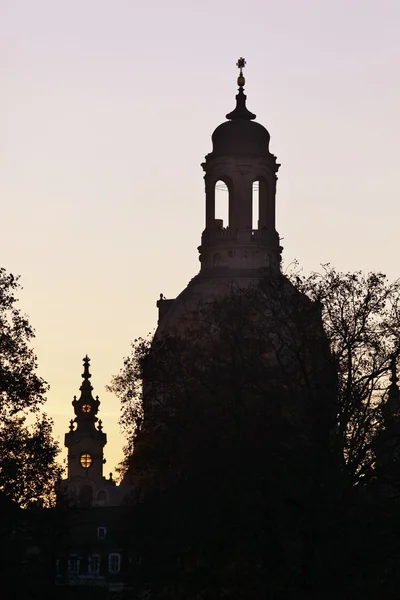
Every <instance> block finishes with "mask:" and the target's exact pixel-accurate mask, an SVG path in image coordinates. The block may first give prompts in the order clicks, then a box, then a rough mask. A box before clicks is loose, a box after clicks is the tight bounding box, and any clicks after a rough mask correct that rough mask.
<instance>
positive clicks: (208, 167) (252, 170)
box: [156, 58, 282, 335]
mask: <svg viewBox="0 0 400 600" xmlns="http://www.w3.org/2000/svg"><path fill="white" fill-rule="evenodd" d="M245 64H246V61H245V60H244V58H240V59H239V60H238V62H237V67H238V68H239V77H238V79H237V83H238V86H239V90H238V93H237V95H236V107H235V109H234V110H233V111H232V112H230V113H228V114H227V115H226V118H227V119H228V120H227V121H225V122H224V123H222V124H221V125H219V126H218V127H217V128H216V129H215V131H214V133H213V134H212V152H210V153H209V154H207V156H206V157H205V161H204V162H203V163H202V167H203V170H204V172H205V175H204V181H205V209H206V210H205V213H206V214H205V217H206V218H205V229H204V231H203V234H202V237H201V245H200V246H199V248H198V250H199V253H200V256H199V259H200V272H199V273H198V274H197V275H196V276H195V277H194V278H193V279H192V280H191V281H190V283H189V285H188V286H187V287H186V288H185V289H184V290H183V292H182V293H181V294H179V296H178V297H177V298H176V299H174V300H171V299H165V298H164V296H163V295H161V297H160V300H159V301H158V302H157V306H158V308H159V327H158V331H157V334H156V335H162V333H163V332H164V331H170V330H171V328H172V329H174V328H176V327H178V328H179V327H180V326H181V325H180V323H182V318H183V316H184V315H185V314H186V313H188V312H193V311H196V310H197V307H198V305H199V304H200V303H204V302H209V301H212V300H213V299H215V298H217V297H221V296H222V295H224V294H226V293H227V291H229V289H232V288H233V287H239V288H240V287H242V288H243V287H247V286H248V285H250V284H251V283H254V282H256V281H258V280H259V279H260V278H261V277H262V276H265V273H267V272H268V271H269V272H273V273H279V272H280V261H281V252H282V247H281V246H280V242H279V235H278V233H277V231H276V224H275V195H276V181H277V175H276V174H277V171H278V169H279V166H280V165H279V164H278V163H277V161H276V157H275V156H274V155H273V154H272V153H271V152H270V150H269V141H270V135H269V133H268V131H267V130H266V129H265V127H263V126H262V125H260V124H259V123H256V122H255V121H254V119H255V118H256V115H254V114H253V113H251V112H250V111H249V110H248V108H247V106H246V95H245V93H244V89H243V88H244V84H245V79H244V77H243V67H244V66H245ZM221 181H222V182H223V183H224V184H225V185H226V187H227V190H228V195H229V201H228V206H229V208H228V222H227V223H223V221H222V219H217V218H216V211H215V200H216V198H215V191H216V187H217V184H218V182H221ZM254 188H256V189H258V199H257V203H258V206H255V205H254V202H253V189H254ZM253 211H254V212H256V213H257V214H255V215H253ZM257 215H258V219H257V222H256V223H254V221H255V217H256V216H257Z"/></svg>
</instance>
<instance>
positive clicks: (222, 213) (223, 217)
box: [215, 180, 229, 229]
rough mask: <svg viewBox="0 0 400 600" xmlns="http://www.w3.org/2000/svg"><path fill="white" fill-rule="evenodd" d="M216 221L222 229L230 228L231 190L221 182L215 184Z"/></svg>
mask: <svg viewBox="0 0 400 600" xmlns="http://www.w3.org/2000/svg"><path fill="white" fill-rule="evenodd" d="M215 221H216V223H217V226H218V227H219V228H221V229H222V228H223V227H229V189H228V186H227V185H226V183H225V182H224V181H221V180H220V181H217V183H216V184H215Z"/></svg>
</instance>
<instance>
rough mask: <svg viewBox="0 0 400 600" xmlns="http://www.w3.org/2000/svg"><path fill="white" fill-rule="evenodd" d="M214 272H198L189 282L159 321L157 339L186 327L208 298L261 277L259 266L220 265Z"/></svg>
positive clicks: (246, 284)
mask: <svg viewBox="0 0 400 600" xmlns="http://www.w3.org/2000/svg"><path fill="white" fill-rule="evenodd" d="M214 271H215V272H214V273H213V275H212V276H209V277H207V276H204V274H201V273H199V274H198V275H196V276H195V277H193V279H192V280H191V281H190V282H189V284H188V286H187V287H186V288H185V289H184V290H183V291H182V292H181V293H180V294H179V296H178V297H177V298H175V300H173V301H172V302H171V305H170V307H169V308H168V310H167V312H166V314H165V316H164V317H163V318H162V320H160V321H159V325H158V328H157V331H156V334H155V338H156V339H160V338H162V336H163V335H165V334H166V333H167V334H174V333H178V334H179V333H182V332H184V331H185V329H186V327H187V320H188V318H189V320H191V321H192V320H193V318H196V315H197V314H198V312H197V311H198V310H199V309H200V308H201V307H203V306H204V305H205V304H207V303H208V302H213V301H214V300H217V299H220V298H223V297H224V296H227V295H229V293H230V292H232V291H234V290H238V289H240V288H248V287H249V286H251V285H254V284H256V283H257V282H259V281H260V278H261V277H262V273H261V272H260V271H259V270H254V271H248V270H240V269H237V270H236V271H235V272H234V273H229V270H227V269H224V268H221V269H214Z"/></svg>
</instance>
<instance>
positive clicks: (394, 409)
mask: <svg viewBox="0 0 400 600" xmlns="http://www.w3.org/2000/svg"><path fill="white" fill-rule="evenodd" d="M396 361H397V354H393V356H392V358H391V360H390V378H389V381H390V385H389V387H388V395H387V401H386V404H385V405H384V415H385V419H386V420H389V421H391V420H392V419H393V418H394V417H399V416H400V389H399V386H398V381H399V378H398V376H397V367H396Z"/></svg>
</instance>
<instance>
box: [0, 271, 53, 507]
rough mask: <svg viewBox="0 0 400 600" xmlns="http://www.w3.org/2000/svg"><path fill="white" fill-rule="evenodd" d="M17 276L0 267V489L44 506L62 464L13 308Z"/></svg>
mask: <svg viewBox="0 0 400 600" xmlns="http://www.w3.org/2000/svg"><path fill="white" fill-rule="evenodd" d="M19 289H20V284H19V282H18V278H16V277H14V276H13V275H12V274H10V273H7V272H6V271H5V269H3V268H2V269H0V492H1V493H2V494H5V495H6V496H7V497H8V498H9V499H11V500H14V501H15V502H17V503H18V504H19V505H20V506H21V507H29V506H32V505H33V504H35V505H48V504H49V503H50V502H51V501H52V497H53V491H54V484H55V482H56V480H57V479H58V478H59V476H60V473H61V469H60V468H59V467H58V466H57V464H56V462H55V458H56V456H57V454H58V453H59V447H58V443H57V442H55V441H54V439H53V437H52V422H51V420H50V419H49V418H48V417H47V415H45V414H41V413H40V407H41V406H42V405H43V403H44V402H45V393H46V391H47V389H48V386H47V384H46V382H45V381H44V380H43V379H42V378H41V377H39V376H38V375H37V359H36V356H35V353H34V351H33V349H32V347H31V342H32V340H33V339H34V337H35V334H34V330H33V328H32V326H31V325H30V323H29V321H28V319H27V317H26V316H25V315H23V313H22V312H21V311H20V309H19V308H18V307H17V297H16V294H17V292H18V290H19Z"/></svg>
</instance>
